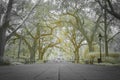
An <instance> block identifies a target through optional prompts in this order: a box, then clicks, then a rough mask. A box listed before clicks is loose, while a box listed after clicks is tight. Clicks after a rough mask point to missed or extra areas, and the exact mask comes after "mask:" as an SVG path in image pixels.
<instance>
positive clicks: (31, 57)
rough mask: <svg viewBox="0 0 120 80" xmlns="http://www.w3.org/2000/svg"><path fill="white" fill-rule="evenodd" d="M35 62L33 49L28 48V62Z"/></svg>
mask: <svg viewBox="0 0 120 80" xmlns="http://www.w3.org/2000/svg"><path fill="white" fill-rule="evenodd" d="M34 62H35V53H34V51H33V49H31V50H30V63H34Z"/></svg>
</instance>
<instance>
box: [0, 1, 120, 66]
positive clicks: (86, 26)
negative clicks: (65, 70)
mask: <svg viewBox="0 0 120 80" xmlns="http://www.w3.org/2000/svg"><path fill="white" fill-rule="evenodd" d="M119 4H120V2H119V0H89V1H88V0H84V1H83V0H49V1H48V0H35V1H33V0H21V1H19V0H8V1H7V0H0V64H3V63H4V62H5V63H6V64H7V63H8V64H9V62H10V60H9V58H12V59H13V61H16V60H17V61H19V62H22V63H34V62H37V61H38V62H39V61H41V60H49V59H50V60H51V59H58V58H59V57H62V59H61V60H66V61H68V60H69V61H74V62H75V63H80V62H81V60H82V62H88V63H93V62H96V61H97V59H99V58H100V59H102V60H103V62H110V63H119V61H120V59H119V56H120V53H119V51H120V43H119V41H120V38H119V37H120V35H119V33H120V27H119V26H120V24H119V21H120V15H119V13H120V11H119V7H120V6H119ZM100 46H101V47H102V48H100ZM100 51H101V53H102V56H100V55H99V54H100ZM101 57H102V58H101ZM111 60H112V62H111ZM91 61H92V62H91Z"/></svg>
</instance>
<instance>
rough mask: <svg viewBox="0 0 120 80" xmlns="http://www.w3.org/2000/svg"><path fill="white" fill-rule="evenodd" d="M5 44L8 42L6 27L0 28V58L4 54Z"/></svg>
mask: <svg viewBox="0 0 120 80" xmlns="http://www.w3.org/2000/svg"><path fill="white" fill-rule="evenodd" d="M5 44H6V28H4V27H1V28H0V60H2V57H3V56H4V51H5Z"/></svg>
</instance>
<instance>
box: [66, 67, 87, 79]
mask: <svg viewBox="0 0 120 80" xmlns="http://www.w3.org/2000/svg"><path fill="white" fill-rule="evenodd" d="M66 67H68V68H69V69H70V70H71V71H72V72H74V71H73V70H72V69H71V68H70V67H69V66H67V65H66ZM74 73H75V74H78V73H76V72H74ZM80 76H81V77H82V78H83V80H87V79H86V78H85V77H84V76H83V75H80Z"/></svg>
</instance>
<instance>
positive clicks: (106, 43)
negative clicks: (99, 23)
mask: <svg viewBox="0 0 120 80" xmlns="http://www.w3.org/2000/svg"><path fill="white" fill-rule="evenodd" d="M106 8H107V3H106V0H105V9H104V29H105V35H104V36H105V37H104V38H105V55H106V56H108V41H107V39H108V37H107V28H108V26H107V11H106Z"/></svg>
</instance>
